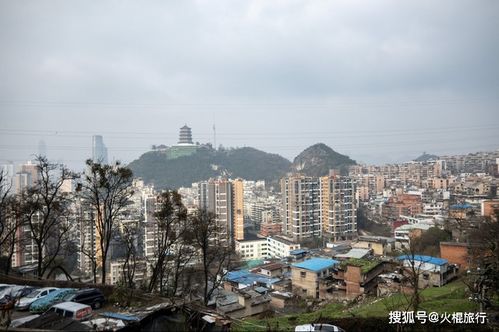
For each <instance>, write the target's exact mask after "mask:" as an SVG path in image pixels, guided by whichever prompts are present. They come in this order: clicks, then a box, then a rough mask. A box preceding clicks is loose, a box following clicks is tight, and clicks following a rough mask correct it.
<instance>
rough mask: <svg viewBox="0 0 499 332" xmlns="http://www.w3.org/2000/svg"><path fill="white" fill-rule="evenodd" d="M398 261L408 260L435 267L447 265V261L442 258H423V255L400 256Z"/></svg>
mask: <svg viewBox="0 0 499 332" xmlns="http://www.w3.org/2000/svg"><path fill="white" fill-rule="evenodd" d="M398 259H399V260H401V261H402V260H409V261H412V260H413V259H414V261H417V262H421V263H429V264H435V265H444V264H447V263H448V262H449V261H448V260H446V259H443V258H438V257H432V256H424V255H414V256H412V255H402V256H399V257H398Z"/></svg>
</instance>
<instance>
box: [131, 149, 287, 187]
mask: <svg viewBox="0 0 499 332" xmlns="http://www.w3.org/2000/svg"><path fill="white" fill-rule="evenodd" d="M290 164H291V163H290V162H289V160H287V159H285V158H283V157H281V156H279V155H277V154H270V153H266V152H263V151H260V150H257V149H254V148H249V147H245V148H234V149H224V150H214V149H211V148H209V147H204V146H203V147H200V148H199V149H198V151H197V152H196V153H194V154H192V155H190V156H184V157H179V158H176V159H168V158H167V154H166V152H164V151H150V152H147V153H144V154H143V155H142V156H141V157H140V158H139V159H137V160H135V161H133V162H131V163H130V164H129V165H128V167H130V168H131V169H132V171H133V174H134V175H135V176H137V177H141V178H142V179H143V180H144V181H145V182H146V183H154V185H155V187H156V188H158V189H163V188H178V187H182V186H190V185H191V183H193V182H197V181H201V180H207V179H209V178H210V177H216V176H220V175H224V176H229V177H232V178H237V177H241V178H243V179H246V180H265V181H267V182H272V181H274V180H276V179H279V178H280V177H281V176H282V175H284V174H285V173H286V172H287V171H288V170H289V166H290Z"/></svg>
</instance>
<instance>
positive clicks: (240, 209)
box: [232, 179, 244, 240]
mask: <svg viewBox="0 0 499 332" xmlns="http://www.w3.org/2000/svg"><path fill="white" fill-rule="evenodd" d="M243 188H244V187H243V180H241V179H236V180H234V181H232V202H233V218H234V240H244V189H243Z"/></svg>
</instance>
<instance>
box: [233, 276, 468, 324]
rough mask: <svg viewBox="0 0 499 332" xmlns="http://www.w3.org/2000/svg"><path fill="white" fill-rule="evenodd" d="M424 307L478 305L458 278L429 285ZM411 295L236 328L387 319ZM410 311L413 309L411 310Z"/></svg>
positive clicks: (253, 321) (440, 308) (403, 306)
mask: <svg viewBox="0 0 499 332" xmlns="http://www.w3.org/2000/svg"><path fill="white" fill-rule="evenodd" d="M421 296H422V298H423V301H422V303H421V310H425V311H427V312H431V311H435V312H438V313H444V312H446V313H453V312H457V311H461V312H470V311H472V312H474V311H477V310H478V307H477V304H476V303H474V302H471V301H469V300H468V295H467V288H466V285H465V284H464V283H463V282H462V281H459V280H458V281H454V282H452V283H450V284H447V285H445V286H443V287H433V288H427V289H425V290H423V291H422V292H421ZM407 299H408V297H406V296H404V295H403V294H394V295H392V296H390V297H387V298H382V299H380V298H372V299H371V301H370V302H369V303H366V304H361V305H358V306H353V307H350V308H348V307H346V306H344V305H342V304H340V303H332V304H329V305H326V306H325V307H324V308H322V309H319V310H317V311H315V312H311V313H303V314H294V315H286V316H281V317H275V318H270V319H267V320H261V319H260V320H259V319H255V318H251V319H247V320H244V321H239V322H234V324H233V327H232V329H233V330H234V331H266V330H267V329H268V327H270V329H271V330H272V331H274V330H278V331H292V330H293V329H294V327H295V326H296V325H300V324H308V323H312V322H314V321H316V320H318V319H320V318H347V317H380V318H387V317H388V313H389V312H390V311H391V310H406V308H407V307H408V303H407ZM409 310H410V309H409Z"/></svg>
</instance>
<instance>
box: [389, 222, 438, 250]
mask: <svg viewBox="0 0 499 332" xmlns="http://www.w3.org/2000/svg"><path fill="white" fill-rule="evenodd" d="M431 227H432V226H431V225H429V224H406V225H402V226H400V227H398V228H397V229H395V234H394V235H395V248H397V249H404V248H409V246H410V243H411V239H414V238H417V237H420V236H421V234H423V232H426V231H427V230H428V229H430V228H431Z"/></svg>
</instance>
